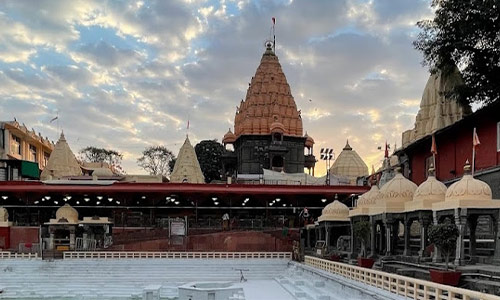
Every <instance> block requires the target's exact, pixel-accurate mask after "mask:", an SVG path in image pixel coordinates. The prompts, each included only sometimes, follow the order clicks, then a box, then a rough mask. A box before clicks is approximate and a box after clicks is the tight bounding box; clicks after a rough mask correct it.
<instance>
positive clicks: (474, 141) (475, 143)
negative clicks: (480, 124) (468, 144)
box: [472, 127, 481, 148]
mask: <svg viewBox="0 0 500 300" xmlns="http://www.w3.org/2000/svg"><path fill="white" fill-rule="evenodd" d="M480 144H481V142H480V141H479V137H478V136H477V131H476V127H474V135H473V136H472V146H473V147H474V148H476V146H478V145H480Z"/></svg>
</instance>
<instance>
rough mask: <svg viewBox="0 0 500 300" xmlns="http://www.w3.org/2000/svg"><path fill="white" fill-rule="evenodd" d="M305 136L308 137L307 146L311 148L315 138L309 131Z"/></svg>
mask: <svg viewBox="0 0 500 300" xmlns="http://www.w3.org/2000/svg"><path fill="white" fill-rule="evenodd" d="M304 137H305V138H306V144H305V146H306V147H308V148H311V147H312V146H313V145H314V140H313V138H312V137H310V136H309V135H308V134H307V132H306V134H305V135H304Z"/></svg>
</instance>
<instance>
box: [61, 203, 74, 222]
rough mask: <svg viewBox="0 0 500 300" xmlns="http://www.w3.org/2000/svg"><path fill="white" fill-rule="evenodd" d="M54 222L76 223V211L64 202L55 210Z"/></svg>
mask: <svg viewBox="0 0 500 300" xmlns="http://www.w3.org/2000/svg"><path fill="white" fill-rule="evenodd" d="M56 222H57V223H64V222H67V223H71V224H75V223H78V211H76V209H74V208H73V207H72V206H71V205H69V204H64V206H62V207H60V208H59V209H58V210H57V211H56Z"/></svg>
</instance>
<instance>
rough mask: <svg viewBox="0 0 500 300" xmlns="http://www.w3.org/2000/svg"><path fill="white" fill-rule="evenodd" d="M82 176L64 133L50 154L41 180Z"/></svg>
mask: <svg viewBox="0 0 500 300" xmlns="http://www.w3.org/2000/svg"><path fill="white" fill-rule="evenodd" d="M80 175H82V168H81V167H80V164H79V163H78V160H77V159H76V157H75V155H74V154H73V151H71V148H70V147H69V145H68V143H67V142H66V138H65V137H64V133H61V137H60V138H59V140H58V141H57V144H56V146H55V147H54V150H53V151H52V153H51V154H50V157H49V160H48V161H47V165H46V166H45V168H44V169H43V171H42V174H41V175H40V178H41V180H48V179H60V178H62V177H69V176H80Z"/></svg>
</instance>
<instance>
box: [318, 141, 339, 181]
mask: <svg viewBox="0 0 500 300" xmlns="http://www.w3.org/2000/svg"><path fill="white" fill-rule="evenodd" d="M320 154H321V155H320V159H322V160H324V161H325V165H326V182H325V184H326V185H330V161H331V160H332V159H334V157H335V153H333V149H332V148H321V151H320Z"/></svg>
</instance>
